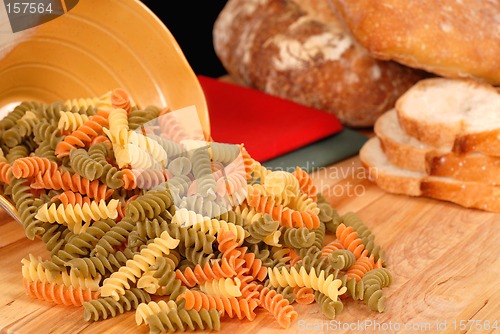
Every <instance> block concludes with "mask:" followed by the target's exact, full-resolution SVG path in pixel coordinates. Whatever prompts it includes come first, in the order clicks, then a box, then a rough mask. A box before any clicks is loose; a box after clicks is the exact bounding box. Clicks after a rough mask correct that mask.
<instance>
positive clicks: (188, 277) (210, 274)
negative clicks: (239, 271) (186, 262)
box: [176, 259, 236, 287]
mask: <svg viewBox="0 0 500 334" xmlns="http://www.w3.org/2000/svg"><path fill="white" fill-rule="evenodd" d="M234 276H236V271H235V270H234V268H233V266H232V265H230V264H229V262H228V261H227V259H222V260H217V261H214V262H213V263H206V264H205V265H203V266H202V265H200V264H197V265H196V266H195V267H194V269H191V268H186V269H185V270H184V271H181V270H179V269H177V270H176V277H177V278H178V279H179V280H181V282H182V283H183V284H184V285H186V286H187V287H194V286H196V285H199V284H203V283H205V282H207V281H213V280H215V279H220V278H228V277H234Z"/></svg>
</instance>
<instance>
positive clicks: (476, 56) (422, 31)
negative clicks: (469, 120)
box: [329, 0, 500, 85]
mask: <svg viewBox="0 0 500 334" xmlns="http://www.w3.org/2000/svg"><path fill="white" fill-rule="evenodd" d="M329 1H332V2H333V3H334V4H335V8H336V9H337V12H339V13H340V14H341V16H342V17H343V19H344V21H345V22H346V24H347V26H348V27H349V28H350V30H351V31H352V33H353V35H354V37H355V38H356V40H357V41H358V42H359V43H360V44H361V45H363V46H364V47H365V48H367V49H368V50H369V51H370V52H371V54H372V55H373V56H374V57H377V58H379V59H386V60H395V61H398V62H400V63H402V64H405V65H408V66H411V67H415V68H420V69H424V70H426V71H429V72H433V73H436V74H439V75H441V76H445V77H454V78H459V77H470V78H476V79H480V80H483V81H486V82H489V83H491V84H493V85H500V56H499V55H500V0H442V1H436V0H418V1H408V0H377V1H374V0H329Z"/></svg>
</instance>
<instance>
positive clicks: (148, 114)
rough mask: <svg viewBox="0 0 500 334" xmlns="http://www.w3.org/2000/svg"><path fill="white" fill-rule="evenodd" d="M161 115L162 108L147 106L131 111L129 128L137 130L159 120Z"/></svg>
mask: <svg viewBox="0 0 500 334" xmlns="http://www.w3.org/2000/svg"><path fill="white" fill-rule="evenodd" d="M124 109H125V108H124ZM159 114H160V108H158V107H156V106H147V107H146V108H144V109H135V110H131V111H130V113H129V115H128V126H129V128H130V130H136V129H138V128H139V127H140V126H142V125H144V124H146V123H148V122H149V121H152V120H154V119H155V118H157V117H158V115H159ZM167 153H168V152H167Z"/></svg>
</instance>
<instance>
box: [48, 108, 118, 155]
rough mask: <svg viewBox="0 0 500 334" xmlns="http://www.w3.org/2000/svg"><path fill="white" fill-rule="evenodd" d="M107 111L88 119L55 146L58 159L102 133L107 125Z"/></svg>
mask: <svg viewBox="0 0 500 334" xmlns="http://www.w3.org/2000/svg"><path fill="white" fill-rule="evenodd" d="M108 116H109V111H106V110H103V109H101V110H99V111H98V112H97V114H95V115H94V116H92V117H90V118H89V119H88V121H86V122H85V123H83V125H81V126H80V127H78V129H76V130H75V131H73V132H72V133H71V134H70V135H67V136H66V137H64V139H63V140H62V141H61V142H59V143H58V144H57V147H56V150H55V153H56V155H57V157H58V158H62V157H65V156H68V155H69V151H70V150H71V149H73V148H78V147H85V146H86V145H88V144H90V143H91V142H92V139H94V138H95V137H97V136H98V135H99V134H101V133H102V129H103V127H107V126H109V124H108Z"/></svg>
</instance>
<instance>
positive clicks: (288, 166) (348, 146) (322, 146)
mask: <svg viewBox="0 0 500 334" xmlns="http://www.w3.org/2000/svg"><path fill="white" fill-rule="evenodd" d="M367 140H368V137H366V136H364V135H362V134H359V133H358V132H356V131H353V130H351V129H347V128H344V129H343V130H342V131H341V132H339V133H337V134H334V135H333V136H330V137H327V138H325V139H322V140H319V141H317V142H314V143H312V144H310V145H307V146H304V147H302V148H300V149H298V150H295V151H293V152H291V153H288V154H285V155H282V156H280V157H278V158H275V159H272V160H269V161H266V162H264V163H262V165H264V166H265V167H267V168H269V169H271V170H285V171H293V170H295V168H296V167H297V166H299V167H300V168H302V169H303V170H305V171H306V172H308V173H311V172H313V171H314V170H316V169H318V168H323V167H327V166H329V165H332V164H334V163H336V162H340V161H342V160H345V159H347V158H349V157H352V156H354V155H356V154H358V152H359V150H360V149H361V147H362V146H363V144H364V143H365V142H366V141H367Z"/></svg>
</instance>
